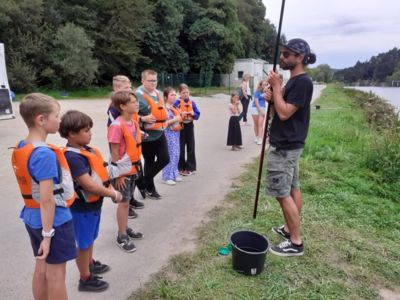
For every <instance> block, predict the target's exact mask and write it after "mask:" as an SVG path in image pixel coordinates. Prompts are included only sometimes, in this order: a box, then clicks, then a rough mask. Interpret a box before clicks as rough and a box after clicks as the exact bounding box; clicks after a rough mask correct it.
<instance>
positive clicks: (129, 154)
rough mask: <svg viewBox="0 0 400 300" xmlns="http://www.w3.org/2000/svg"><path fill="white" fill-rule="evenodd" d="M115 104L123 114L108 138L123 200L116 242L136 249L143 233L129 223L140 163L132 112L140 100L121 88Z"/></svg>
mask: <svg viewBox="0 0 400 300" xmlns="http://www.w3.org/2000/svg"><path fill="white" fill-rule="evenodd" d="M111 100H112V105H113V106H114V107H115V108H116V109H118V111H119V112H120V116H119V117H117V118H116V119H115V120H114V121H113V122H112V123H111V125H110V126H109V127H108V142H109V143H110V151H111V166H110V169H109V170H110V178H112V180H111V184H112V185H113V187H114V188H115V189H116V190H118V191H120V192H121V194H122V196H123V200H122V203H119V204H118V209H117V223H118V236H117V245H118V246H119V247H120V248H121V249H123V250H124V251H126V252H133V251H136V247H135V245H134V244H133V243H132V242H131V241H130V238H132V239H141V238H143V234H141V233H140V232H135V231H133V230H132V228H129V227H128V212H129V201H130V199H131V198H132V196H133V192H134V189H135V180H136V179H137V177H138V176H137V174H138V165H139V164H140V157H141V154H142V149H141V132H140V129H139V125H138V123H137V121H136V120H134V118H133V115H134V114H137V112H138V110H139V103H138V101H137V99H136V96H135V94H134V93H133V92H127V91H120V92H115V93H113V94H112V96H111Z"/></svg>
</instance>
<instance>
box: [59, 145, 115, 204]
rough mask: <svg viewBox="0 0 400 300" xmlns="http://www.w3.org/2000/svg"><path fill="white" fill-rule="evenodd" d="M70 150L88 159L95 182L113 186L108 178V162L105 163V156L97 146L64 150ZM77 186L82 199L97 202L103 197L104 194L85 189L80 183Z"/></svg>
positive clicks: (66, 150) (66, 149) (91, 175)
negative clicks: (100, 194)
mask: <svg viewBox="0 0 400 300" xmlns="http://www.w3.org/2000/svg"><path fill="white" fill-rule="evenodd" d="M68 151H70V152H75V153H78V154H79V155H82V156H83V157H85V158H86V159H87V160H88V163H89V166H90V177H91V178H92V180H93V181H94V182H96V183H97V184H102V185H103V186H105V187H111V185H110V181H109V180H108V172H107V169H106V164H105V163H104V159H103V156H102V155H101V153H100V151H99V150H98V149H97V148H91V149H90V150H87V149H77V148H73V147H66V148H64V152H68ZM75 188H76V189H77V191H76V192H77V194H78V196H79V197H80V198H81V197H82V198H83V199H82V200H84V201H85V202H87V203H92V202H96V201H99V200H100V199H102V198H103V197H102V196H99V195H96V194H92V193H90V192H88V191H85V190H84V189H83V188H82V187H81V186H79V185H75Z"/></svg>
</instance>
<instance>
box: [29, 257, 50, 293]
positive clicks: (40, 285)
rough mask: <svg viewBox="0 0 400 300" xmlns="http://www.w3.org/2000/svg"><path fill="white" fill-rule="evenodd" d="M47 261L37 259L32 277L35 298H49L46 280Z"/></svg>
mask: <svg viewBox="0 0 400 300" xmlns="http://www.w3.org/2000/svg"><path fill="white" fill-rule="evenodd" d="M46 265H47V264H46V261H45V260H43V259H36V264H35V271H34V273H33V279H32V293H33V297H34V298H35V299H38V300H41V299H46V300H47V299H48V298H49V297H48V292H47V282H46Z"/></svg>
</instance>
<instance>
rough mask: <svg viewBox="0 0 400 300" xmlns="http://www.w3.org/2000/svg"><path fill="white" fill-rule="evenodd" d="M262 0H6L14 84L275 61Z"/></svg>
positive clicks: (99, 80) (0, 19) (77, 84)
mask: <svg viewBox="0 0 400 300" xmlns="http://www.w3.org/2000/svg"><path fill="white" fill-rule="evenodd" d="M265 14H266V7H265V6H264V4H263V3H262V1H261V0H114V1H108V0H86V1H81V0H6V1H3V3H2V8H1V10H0V41H1V42H2V43H4V46H5V51H6V63H7V71H8V75H9V81H10V85H11V87H12V88H13V89H14V90H15V91H18V92H23V91H31V90H32V89H34V88H35V87H37V86H40V87H49V88H65V89H76V88H85V87H88V86H90V85H94V84H95V85H105V84H109V82H110V81H111V78H112V76H113V75H115V74H125V75H127V76H130V77H131V78H133V79H138V76H139V74H140V71H141V70H143V69H145V68H154V69H155V70H157V71H158V72H167V73H198V74H200V75H203V77H204V76H205V77H207V76H209V77H210V76H211V75H212V74H213V73H230V72H231V71H232V69H233V65H234V61H235V59H236V58H243V57H246V58H261V59H265V60H267V61H271V60H272V57H273V55H274V53H273V47H274V44H275V39H276V34H277V33H276V28H275V27H274V25H272V24H271V23H270V21H269V20H267V19H265Z"/></svg>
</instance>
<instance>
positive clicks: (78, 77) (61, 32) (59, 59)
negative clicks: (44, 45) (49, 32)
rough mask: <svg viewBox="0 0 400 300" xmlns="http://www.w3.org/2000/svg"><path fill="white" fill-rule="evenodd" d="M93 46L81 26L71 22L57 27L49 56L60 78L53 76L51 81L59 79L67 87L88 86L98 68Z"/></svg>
mask: <svg viewBox="0 0 400 300" xmlns="http://www.w3.org/2000/svg"><path fill="white" fill-rule="evenodd" d="M93 46H94V43H93V41H92V40H90V39H89V37H88V36H87V34H86V33H85V31H84V29H83V28H81V27H79V26H76V25H74V24H71V23H68V24H66V25H65V26H63V27H61V28H59V29H58V30H57V33H56V37H55V40H54V50H53V52H52V55H51V57H52V62H53V64H54V69H55V71H56V72H55V73H56V74H58V75H59V76H60V77H61V78H60V79H58V78H53V79H52V81H53V83H55V82H58V81H61V82H62V85H63V87H64V88H67V89H74V88H85V87H88V86H90V84H91V83H93V81H94V79H95V76H96V72H97V68H98V61H97V60H96V59H94V58H93V53H92V48H93Z"/></svg>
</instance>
